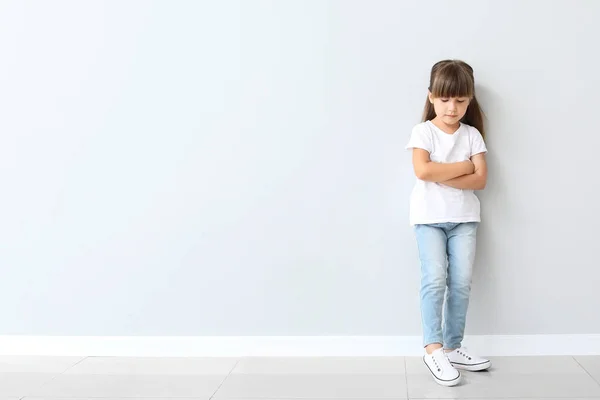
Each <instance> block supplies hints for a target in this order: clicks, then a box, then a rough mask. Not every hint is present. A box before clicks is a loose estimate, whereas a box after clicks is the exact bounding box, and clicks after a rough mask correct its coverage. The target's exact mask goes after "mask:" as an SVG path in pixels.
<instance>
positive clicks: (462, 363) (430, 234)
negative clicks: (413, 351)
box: [406, 60, 491, 386]
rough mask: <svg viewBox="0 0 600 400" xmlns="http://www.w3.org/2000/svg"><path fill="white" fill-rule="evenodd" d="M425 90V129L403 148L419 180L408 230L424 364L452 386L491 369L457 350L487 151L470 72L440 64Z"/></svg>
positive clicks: (467, 68) (463, 66) (483, 361)
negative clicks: (417, 267)
mask: <svg viewBox="0 0 600 400" xmlns="http://www.w3.org/2000/svg"><path fill="white" fill-rule="evenodd" d="M429 84H430V86H429V88H428V89H429V91H428V95H427V101H426V103H425V111H424V113H423V122H421V123H420V124H418V125H416V126H415V127H414V128H413V130H412V134H411V137H410V141H409V143H408V145H407V146H406V148H407V149H411V150H412V157H413V168H414V171H415V175H416V176H417V181H416V184H415V187H414V189H413V192H412V194H411V200H410V223H411V225H412V226H414V230H415V235H416V239H417V247H418V251H419V258H420V263H421V319H422V325H423V336H424V337H423V344H424V346H425V355H424V356H423V361H424V362H425V365H427V367H428V368H429V370H430V371H431V374H432V375H433V378H434V379H435V381H436V382H437V383H439V384H441V385H444V386H454V385H456V384H458V383H459V382H460V379H461V374H460V372H459V371H458V370H457V369H464V370H468V371H479V370H484V369H487V368H489V367H490V365H491V363H490V361H489V360H487V359H484V358H481V357H478V356H476V355H475V354H473V353H471V352H469V351H467V349H465V348H464V347H461V342H462V339H463V334H464V329H465V320H466V314H467V308H468V304H469V294H470V290H471V273H472V270H473V261H474V259H475V243H476V233H477V227H478V225H479V222H480V216H479V199H478V198H477V196H475V193H474V192H473V191H474V190H481V189H483V188H484V187H485V185H486V180H487V165H486V161H485V153H486V152H487V148H486V146H485V143H484V141H483V135H484V130H483V114H482V112H481V109H480V108H479V104H478V103H477V99H476V98H475V82H474V77H473V69H472V68H471V67H470V66H469V65H468V64H466V63H465V62H463V61H458V60H444V61H440V62H438V63H436V64H435V65H434V66H433V68H432V69H431V77H430V83H429ZM444 298H445V299H444ZM444 300H445V302H444ZM442 308H443V312H444V314H443V315H444V320H443V322H442Z"/></svg>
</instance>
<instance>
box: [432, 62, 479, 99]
mask: <svg viewBox="0 0 600 400" xmlns="http://www.w3.org/2000/svg"><path fill="white" fill-rule="evenodd" d="M430 91H431V93H432V94H433V96H434V97H443V98H450V97H468V98H473V96H474V94H475V88H474V87H473V78H472V76H471V75H470V73H469V71H467V70H466V69H465V68H462V67H461V66H460V65H458V64H456V63H448V64H446V65H444V66H442V67H441V68H440V69H439V71H438V72H437V74H436V76H435V78H434V80H433V84H432V87H431V88H430Z"/></svg>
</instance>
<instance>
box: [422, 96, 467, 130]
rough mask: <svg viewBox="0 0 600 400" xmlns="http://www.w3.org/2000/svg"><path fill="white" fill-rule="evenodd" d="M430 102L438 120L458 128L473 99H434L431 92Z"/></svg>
mask: <svg viewBox="0 0 600 400" xmlns="http://www.w3.org/2000/svg"><path fill="white" fill-rule="evenodd" d="M429 101H430V102H431V104H433V108H434V110H435V115H436V116H437V117H436V118H437V119H438V120H440V121H442V122H444V123H445V124H447V125H449V126H456V125H458V123H459V122H460V120H461V119H462V117H464V116H465V113H466V112H467V107H469V103H470V101H471V99H470V98H468V97H433V95H432V94H431V92H430V93H429Z"/></svg>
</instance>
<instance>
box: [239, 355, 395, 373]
mask: <svg viewBox="0 0 600 400" xmlns="http://www.w3.org/2000/svg"><path fill="white" fill-rule="evenodd" d="M232 373H233V374H264V375H276V374H312V375H315V374H356V375H371V374H378V375H393V374H400V375H402V374H404V373H405V368H404V358H403V357H289V358H288V357H286V358H283V357H266V358H260V357H251V358H243V359H241V360H240V362H239V363H238V365H237V366H236V367H235V369H234V370H233V372H232Z"/></svg>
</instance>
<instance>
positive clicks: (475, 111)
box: [423, 60, 485, 138]
mask: <svg viewBox="0 0 600 400" xmlns="http://www.w3.org/2000/svg"><path fill="white" fill-rule="evenodd" d="M429 91H430V92H431V94H432V95H433V97H468V98H470V99H471V102H470V103H469V107H467V112H466V113H465V116H464V117H463V118H462V119H461V120H460V121H461V122H463V123H465V124H467V125H471V126H474V127H475V128H477V130H479V132H480V133H481V135H482V136H483V137H484V138H485V132H484V128H483V111H481V107H480V106H479V103H478V102H477V98H476V97H475V78H474V76H473V68H471V66H470V65H469V64H467V63H466V62H464V61H460V60H443V61H439V62H437V63H435V65H434V66H433V67H432V68H431V77H430V80H429ZM435 116H436V115H435V110H434V108H433V104H431V102H430V101H429V96H427V99H426V101H425V109H424V110H423V122H425V121H430V120H432V119H434V118H435Z"/></svg>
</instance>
